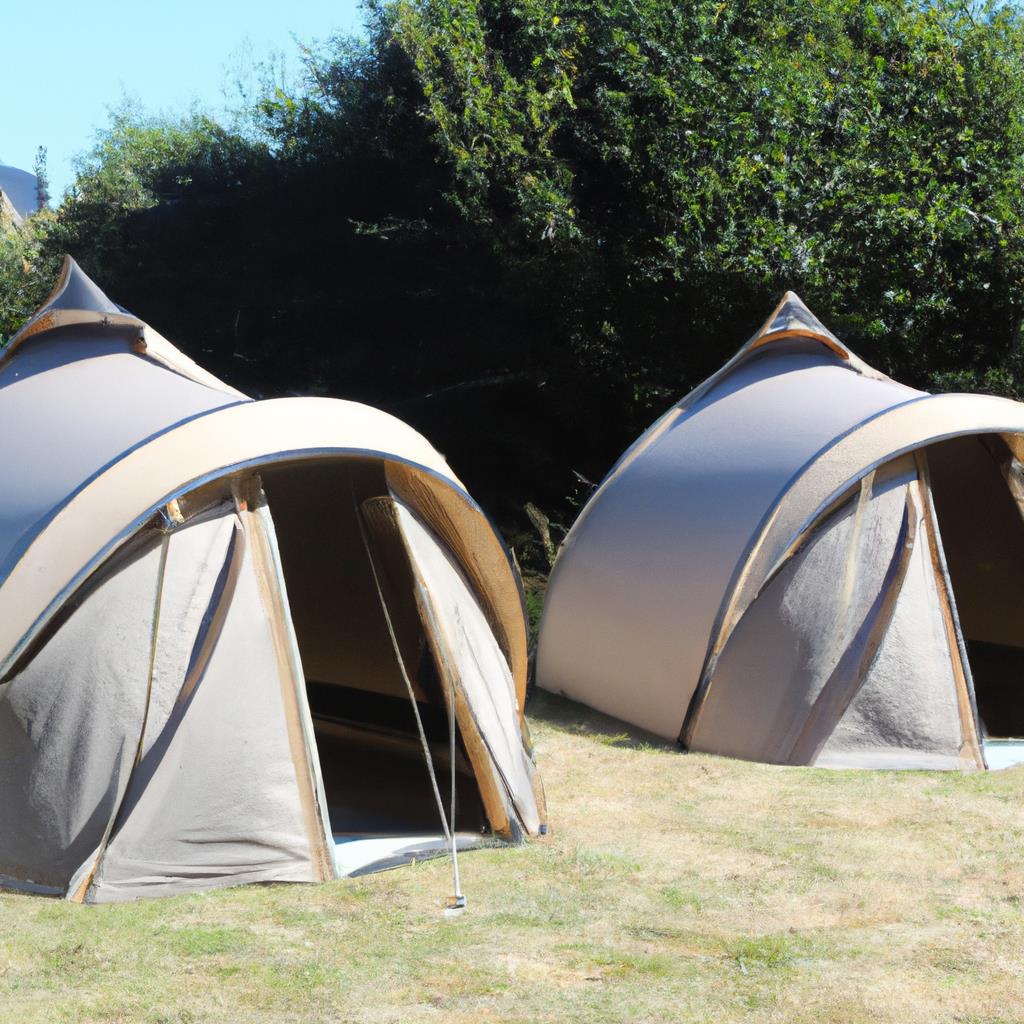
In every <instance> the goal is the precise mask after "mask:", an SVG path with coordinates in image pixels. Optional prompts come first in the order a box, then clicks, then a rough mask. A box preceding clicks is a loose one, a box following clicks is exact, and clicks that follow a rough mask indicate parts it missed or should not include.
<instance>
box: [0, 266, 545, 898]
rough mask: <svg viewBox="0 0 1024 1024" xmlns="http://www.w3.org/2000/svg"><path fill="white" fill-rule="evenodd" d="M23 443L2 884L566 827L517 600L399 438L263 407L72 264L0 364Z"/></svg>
mask: <svg viewBox="0 0 1024 1024" xmlns="http://www.w3.org/2000/svg"><path fill="white" fill-rule="evenodd" d="M0 436H2V438H3V446H2V448H0V478H2V479H3V481H4V487H3V490H2V492H0V777H2V779H3V783H2V785H0V883H2V884H5V885H8V886H16V887H21V888H26V889H31V890H36V891H41V892H47V893H52V894H59V895H64V896H67V897H68V898H69V899H73V900H84V901H90V902H93V901H96V902H103V901H112V900H121V899H130V898H135V897H139V896H149V895H163V894H170V893H178V892H183V891H188V890H196V889H206V888H210V887H214V886H221V885H227V884H237V883H241V882H253V881H269V880H301V881H315V880H321V879H328V878H332V877H336V876H338V875H341V874H345V873H351V872H355V871H362V870H368V869H371V868H374V867H379V866H385V865H390V864H393V863H398V862H401V861H402V860H405V859H408V858H409V857H412V856H418V855H424V854H427V853H430V852H432V851H436V850H441V851H442V852H443V851H444V850H445V849H446V848H447V846H448V844H449V842H450V843H451V844H453V845H455V846H462V847H465V846H467V845H473V844H479V843H480V842H482V841H485V840H486V839H487V838H488V837H498V838H500V839H505V840H516V839H519V838H521V837H522V836H523V835H525V834H528V833H529V834H534V833H537V832H538V831H541V830H542V829H543V827H544V820H545V818H544V816H545V810H544V804H543V797H542V793H541V788H540V784H539V780H538V778H537V775H536V772H535V769H534V765H533V761H532V758H531V754H530V751H529V746H528V742H527V741H526V737H525V725H524V721H523V715H522V707H523V697H524V691H525V673H526V633H525V624H524V616H523V608H522V601H521V593H520V589H519V584H518V577H517V575H516V574H515V572H514V570H513V568H512V566H511V565H510V563H509V559H508V557H507V552H506V550H505V548H504V546H503V545H502V543H501V541H500V540H499V538H498V536H497V535H496V533H495V532H494V530H493V529H492V527H491V526H490V525H489V523H488V522H487V520H486V519H485V517H484V515H483V514H482V513H481V511H480V509H479V508H478V507H477V505H476V504H475V503H474V502H473V500H472V498H470V496H469V495H468V494H467V493H466V491H465V489H464V487H463V486H462V485H461V484H460V482H459V481H458V479H457V478H456V477H455V476H454V475H453V473H452V472H451V470H450V469H449V468H448V466H447V465H446V464H445V462H444V460H443V459H442V458H441V456H440V455H438V453H437V452H436V451H434V450H433V449H432V448H431V447H430V445H429V444H427V442H426V441H425V440H424V439H423V438H422V437H420V436H419V435H418V434H417V433H416V432H415V431H413V430H412V429H410V428H409V427H408V426H406V425H405V424H404V423H402V422H400V421H398V420H396V419H394V418H393V417H391V416H388V415H386V414H384V413H382V412H379V411H377V410H375V409H372V408H368V407H366V406H363V405H358V404H355V403H352V402H343V401H335V400H328V399H300V398H296V399H292V398H289V399H279V400H272V401H260V402H254V401H250V400H248V399H247V398H246V397H245V396H244V395H242V394H240V393H239V392H237V391H235V390H233V389H232V388H230V387H227V386H226V385H224V384H223V383H221V382H220V381H218V380H217V379H215V378H214V377H212V376H211V375H210V374H208V373H206V372H204V371H203V370H201V369H200V368H199V367H197V366H196V365H195V364H194V363H192V362H191V361H190V360H189V359H187V358H186V357H185V356H184V355H183V354H182V353H181V352H179V351H178V350H177V349H176V348H174V347H173V346H172V345H171V344H169V343H168V342H167V341H166V340H165V339H163V338H161V337H160V335H158V334H157V333H156V332H154V331H153V330H152V328H150V327H149V326H147V325H146V324H144V323H143V322H142V321H140V320H138V319H137V318H136V317H134V316H132V315H131V314H129V313H127V312H125V311H124V310H123V309H121V308H120V307H118V306H116V305H115V304H113V303H112V302H110V301H109V300H108V299H107V298H106V296H104V295H103V294H102V293H101V292H100V291H99V289H98V288H97V287H96V286H95V285H94V284H93V283H92V282H91V281H90V280H89V279H88V278H87V277H86V276H85V275H84V274H83V273H82V272H81V270H80V269H79V268H78V267H77V266H76V265H75V264H74V263H73V262H72V261H68V262H67V263H66V264H65V267H64V271H63V274H62V276H61V279H60V281H59V282H58V285H57V287H56V289H55V290H54V292H53V294H52V295H51V297H50V299H49V301H48V302H47V303H46V305H45V306H44V307H43V308H42V309H41V310H40V311H39V312H38V313H37V314H36V315H35V316H34V317H33V318H32V319H31V320H30V321H29V322H28V323H27V324H26V325H25V327H24V328H23V329H22V330H21V332H20V333H19V334H18V335H16V336H15V337H14V338H13V339H12V341H11V343H10V344H9V345H8V346H7V348H6V349H5V350H4V351H3V352H2V353H0ZM432 776H433V781H432ZM453 802H454V805H455V810H454V813H453V812H452V803H453ZM446 835H447V836H448V837H449V838H446Z"/></svg>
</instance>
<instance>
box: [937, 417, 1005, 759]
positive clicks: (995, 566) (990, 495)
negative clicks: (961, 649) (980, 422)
mask: <svg viewBox="0 0 1024 1024" xmlns="http://www.w3.org/2000/svg"><path fill="white" fill-rule="evenodd" d="M1019 446H1020V441H1019V438H1017V437H1015V436H1003V437H1000V436H999V435H997V434H982V435H975V436H969V437H958V438H953V439H951V440H948V441H944V442H942V443H940V444H937V445H933V446H932V447H931V448H929V449H928V464H929V466H930V470H931V482H932V491H933V494H934V500H935V509H936V513H937V519H938V526H939V528H940V530H941V533H942V545H943V548H944V550H945V556H946V561H947V563H948V570H949V572H948V574H949V579H950V582H951V585H952V593H953V595H954V596H955V603H956V611H957V612H958V615H959V623H960V625H961V627H962V635H963V640H964V642H965V648H966V651H967V656H968V658H969V660H970V671H971V675H972V677H973V683H974V693H975V696H976V700H977V712H978V718H979V724H980V727H981V730H982V739H983V743H984V749H985V757H986V761H987V762H988V766H989V767H990V768H1004V767H1009V766H1010V765H1012V764H1019V763H1020V762H1021V761H1024V589H1022V588H1021V585H1020V580H1021V573H1022V572H1024V502H1022V486H1021V480H1022V477H1024V474H1022V470H1021V463H1020V461H1019V458H1018V456H1017V454H1016V451H1015V449H1016V448H1019Z"/></svg>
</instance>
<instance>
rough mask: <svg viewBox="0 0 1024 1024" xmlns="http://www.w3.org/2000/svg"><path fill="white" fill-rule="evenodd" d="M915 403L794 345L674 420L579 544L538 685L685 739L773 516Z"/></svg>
mask: <svg viewBox="0 0 1024 1024" xmlns="http://www.w3.org/2000/svg"><path fill="white" fill-rule="evenodd" d="M913 396H914V392H910V391H909V389H907V388H904V387H902V386H901V385H898V384H895V383H893V382H891V381H887V380H874V379H867V378H865V377H862V376H860V375H859V374H857V373H855V372H852V371H851V370H850V369H849V368H848V367H847V366H846V365H845V364H844V363H843V361H842V360H841V359H839V358H837V357H836V356H835V355H833V354H831V353H830V352H829V351H828V350H827V349H825V348H824V347H823V346H822V345H820V344H817V343H813V344H810V345H809V344H808V343H803V344H801V343H800V342H799V341H783V342H778V343H776V344H775V345H774V346H772V347H770V348H766V349H763V350H758V352H757V353H755V354H754V355H753V356H751V357H750V358H749V359H748V360H747V361H746V362H744V363H742V364H741V365H740V366H738V367H737V368H736V369H735V370H734V371H733V372H732V373H730V374H729V375H728V376H726V377H724V378H723V379H721V380H719V381H718V382H717V384H715V386H714V387H712V388H711V389H710V390H709V391H708V392H707V393H705V394H704V395H703V396H702V397H701V398H700V399H699V400H698V401H697V402H696V403H695V404H694V405H693V406H692V407H688V408H687V409H686V410H685V411H683V412H681V413H680V414H679V416H678V417H677V418H673V417H671V416H669V417H666V418H665V419H664V420H663V421H661V422H660V423H659V424H658V425H657V426H656V428H654V429H653V430H652V431H651V440H650V441H649V442H645V441H643V440H642V441H641V442H639V443H638V446H637V447H636V450H635V451H634V453H633V454H632V455H631V457H630V458H629V459H628V460H626V461H625V462H624V464H623V465H622V466H621V468H620V469H619V470H617V471H616V472H613V474H612V475H611V476H610V477H609V479H608V480H607V481H606V482H605V484H604V485H603V486H602V488H601V490H600V491H599V492H598V494H597V496H596V498H595V499H593V500H592V501H591V502H590V504H588V506H587V508H586V510H585V511H584V512H583V514H582V515H581V517H580V519H579V520H578V521H577V523H576V525H575V526H574V527H573V530H572V532H571V533H570V535H569V537H568V539H567V540H566V542H565V545H564V546H563V549H562V551H561V553H560V555H559V559H558V562H557V563H556V565H555V569H554V572H553V573H552V577H551V582H550V585H549V589H548V595H547V600H546V604H545V610H544V620H543V623H542V627H541V638H540V643H539V650H538V660H537V681H538V684H539V685H540V686H542V687H544V688H545V689H549V690H552V691H554V692H559V693H563V694H565V695H566V696H568V697H572V698H574V699H576V700H581V701H583V702H584V703H586V704H589V705H591V706H592V707H595V708H597V709H599V710H601V711H604V712H606V713H608V714H611V715H615V716H617V717H619V718H623V719H625V720H627V721H630V722H633V723H635V724H636V725H639V726H641V727H643V728H645V729H648V730H650V731H651V732H654V733H656V734H658V735H661V736H665V737H667V738H671V739H675V738H676V737H677V736H678V735H679V730H680V727H681V726H682V723H683V717H684V715H685V713H686V710H687V706H688V705H689V702H690V697H691V695H692V694H693V692H694V689H695V688H696V686H697V682H698V679H699V678H700V674H701V668H702V665H703V662H704V657H705V654H706V652H707V647H708V638H709V636H710V634H711V632H712V626H713V623H714V621H715V617H716V614H717V612H718V610H719V606H720V602H721V599H722V595H723V594H724V593H726V592H727V590H728V588H729V586H730V581H731V579H732V576H733V573H734V571H735V570H736V568H737V564H738V563H739V562H740V560H741V557H742V556H743V554H744V551H745V550H746V548H747V546H748V544H749V542H750V539H751V537H752V535H754V534H755V533H756V530H757V528H758V525H759V523H760V521H761V519H762V517H763V516H764V514H765V511H766V509H768V508H769V507H771V505H772V503H773V501H774V500H775V499H776V497H777V496H778V495H779V494H780V493H781V492H782V491H783V490H784V489H785V487H786V485H787V484H788V483H789V481H790V480H791V479H792V477H793V475H794V474H795V473H796V472H797V471H798V470H799V468H800V467H801V466H802V465H803V464H804V463H805V462H806V461H807V460H808V459H810V458H811V457H812V456H813V455H814V454H815V453H816V452H817V451H818V450H819V449H821V448H822V447H823V446H825V445H827V444H828V443H830V442H831V441H832V439H834V438H835V437H836V435H837V434H841V433H842V432H843V431H845V430H847V429H848V428H849V427H851V426H852V425H854V424H856V423H858V422H860V421H861V420H863V419H865V418H866V417H869V416H871V415H873V414H875V413H877V412H878V411H879V410H882V409H886V408H888V407H890V406H892V405H894V404H898V403H900V402H905V401H907V399H908V398H912V397H913ZM766 424H771V429H765V425H766Z"/></svg>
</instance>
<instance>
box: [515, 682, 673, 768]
mask: <svg viewBox="0 0 1024 1024" xmlns="http://www.w3.org/2000/svg"><path fill="white" fill-rule="evenodd" d="M526 713H527V715H528V716H529V717H530V718H531V719H533V720H534V721H535V722H543V723H544V724H545V725H549V726H551V727H552V728H555V729H558V730H559V731H561V732H568V733H572V734H573V735H575V736H590V737H591V738H593V739H595V740H597V741H598V742H599V743H604V744H605V745H606V746H609V747H626V748H628V749H630V750H667V751H674V752H676V753H683V751H682V750H681V749H680V747H679V745H678V744H677V743H673V742H671V741H670V740H666V739H664V738H663V737H661V736H655V735H654V733H650V732H646V731H644V730H643V729H638V728H636V726H633V725H629V724H628V723H626V722H623V721H620V720H619V719H618V718H612V717H611V715H605V714H602V713H601V712H600V711H594V710H593V708H588V707H586V706H585V705H583V704H579V703H577V702H576V701H574V700H569V699H568V698H567V697H557V696H555V694H553V693H548V692H547V691H546V690H538V689H537V688H536V687H533V688H531V691H530V694H529V696H528V698H527V701H526Z"/></svg>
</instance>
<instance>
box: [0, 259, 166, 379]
mask: <svg viewBox="0 0 1024 1024" xmlns="http://www.w3.org/2000/svg"><path fill="white" fill-rule="evenodd" d="M75 324H95V325H98V326H100V327H129V328H134V329H135V330H136V331H137V332H139V334H140V336H141V333H142V332H143V330H144V329H145V326H146V325H145V324H144V323H143V322H142V321H141V320H140V319H139V318H138V317H134V316H132V315H131V314H130V313H126V312H124V310H122V309H121V308H120V307H119V306H117V305H115V304H114V303H113V302H111V301H110V299H108V298H107V297H106V295H104V294H103V292H102V291H101V290H100V288H99V286H98V285H97V284H96V283H95V282H94V281H93V280H92V279H91V278H90V277H89V276H88V275H87V274H86V273H85V271H84V270H82V268H81V267H80V266H79V265H78V264H77V263H76V262H75V261H74V260H73V259H72V258H71V257H70V256H65V257H64V265H63V266H62V267H61V270H60V274H59V275H58V277H57V283H56V284H55V285H54V286H53V291H51V292H50V294H49V295H48V296H47V298H46V301H45V302H44V303H43V304H42V306H40V307H39V309H37V310H36V312H35V313H34V314H33V315H32V316H31V317H30V318H29V320H28V322H27V323H26V324H25V325H24V326H23V327H22V328H21V330H20V331H18V333H17V334H15V335H14V337H13V338H11V340H10V343H9V344H8V345H7V347H6V348H5V349H4V350H3V352H2V353H0V362H2V361H3V360H5V359H7V358H9V357H10V356H11V355H12V353H13V352H14V351H15V350H16V349H17V348H19V347H20V346H21V345H22V344H24V343H25V342H26V341H28V339H29V338H32V337H35V336H37V335H39V334H44V333H45V332H47V331H52V330H55V329H56V328H58V327H68V326H71V325H75Z"/></svg>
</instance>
